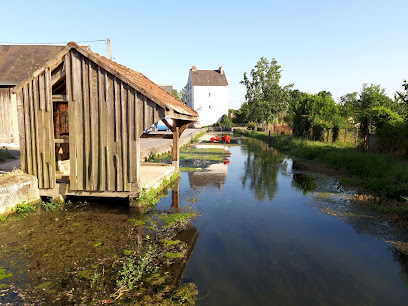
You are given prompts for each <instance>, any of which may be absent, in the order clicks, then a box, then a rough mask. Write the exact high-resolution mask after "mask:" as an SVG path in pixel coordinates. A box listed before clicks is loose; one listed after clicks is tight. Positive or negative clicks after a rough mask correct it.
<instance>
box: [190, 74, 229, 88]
mask: <svg viewBox="0 0 408 306" xmlns="http://www.w3.org/2000/svg"><path fill="white" fill-rule="evenodd" d="M221 72H222V73H221ZM190 73H191V81H192V83H193V86H227V85H228V81H227V77H226V76H225V73H224V71H223V70H190Z"/></svg>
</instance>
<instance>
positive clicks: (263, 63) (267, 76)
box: [240, 57, 293, 122]
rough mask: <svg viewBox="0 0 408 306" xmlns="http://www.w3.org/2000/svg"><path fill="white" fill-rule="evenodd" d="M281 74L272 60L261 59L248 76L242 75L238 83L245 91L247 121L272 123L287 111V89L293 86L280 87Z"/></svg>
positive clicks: (280, 70) (279, 68)
mask: <svg viewBox="0 0 408 306" xmlns="http://www.w3.org/2000/svg"><path fill="white" fill-rule="evenodd" d="M281 72H282V69H281V66H280V65H278V62H277V61H276V60H275V59H274V58H273V59H272V61H271V62H269V61H268V59H267V58H265V57H261V59H260V60H259V61H258V62H257V64H256V65H255V67H254V68H253V69H252V70H251V73H250V76H248V75H247V73H246V72H245V73H244V80H243V81H241V82H240V83H241V84H243V85H245V87H246V90H247V92H246V94H245V99H246V101H247V104H248V105H247V108H248V109H247V110H246V111H248V112H247V114H248V118H247V120H248V121H255V122H266V121H273V120H276V119H277V118H278V116H279V115H281V114H282V113H284V112H286V111H287V107H288V98H289V89H290V88H291V87H292V86H293V85H288V86H285V87H284V88H281V87H280V85H279V81H280V78H281ZM282 117H283V116H282Z"/></svg>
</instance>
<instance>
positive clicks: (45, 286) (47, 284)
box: [37, 282, 52, 290]
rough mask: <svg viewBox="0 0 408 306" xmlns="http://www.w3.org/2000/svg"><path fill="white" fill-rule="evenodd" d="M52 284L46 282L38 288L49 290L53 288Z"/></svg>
mask: <svg viewBox="0 0 408 306" xmlns="http://www.w3.org/2000/svg"><path fill="white" fill-rule="evenodd" d="M51 284H52V283H51V282H44V283H41V284H39V285H38V286H37V288H38V289H42V290H43V289H48V288H49V287H50V286H51Z"/></svg>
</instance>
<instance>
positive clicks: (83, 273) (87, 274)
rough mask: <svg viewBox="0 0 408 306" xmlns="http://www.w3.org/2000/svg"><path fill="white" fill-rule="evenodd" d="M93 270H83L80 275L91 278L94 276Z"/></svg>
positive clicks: (83, 277) (80, 276) (81, 277)
mask: <svg viewBox="0 0 408 306" xmlns="http://www.w3.org/2000/svg"><path fill="white" fill-rule="evenodd" d="M92 274H93V271H92V270H83V271H79V272H78V277H79V278H80V279H86V280H90V279H91V277H92Z"/></svg>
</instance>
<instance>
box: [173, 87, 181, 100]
mask: <svg viewBox="0 0 408 306" xmlns="http://www.w3.org/2000/svg"><path fill="white" fill-rule="evenodd" d="M171 94H172V95H173V97H175V98H176V99H177V100H180V96H179V94H178V91H177V90H176V89H173V92H172V93H171Z"/></svg>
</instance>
